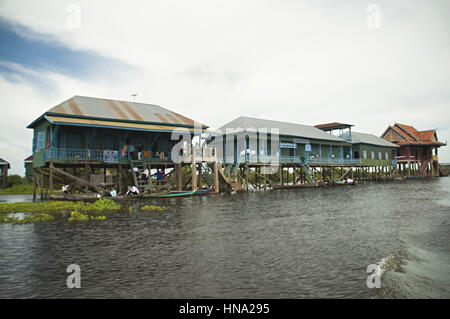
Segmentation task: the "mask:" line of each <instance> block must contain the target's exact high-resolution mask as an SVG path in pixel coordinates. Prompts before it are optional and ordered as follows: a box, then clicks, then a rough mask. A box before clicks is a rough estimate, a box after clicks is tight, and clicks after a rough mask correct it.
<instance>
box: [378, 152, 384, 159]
mask: <svg viewBox="0 0 450 319" xmlns="http://www.w3.org/2000/svg"><path fill="white" fill-rule="evenodd" d="M378 159H379V160H381V159H383V158H382V157H381V152H378Z"/></svg>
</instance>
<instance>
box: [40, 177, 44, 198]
mask: <svg viewBox="0 0 450 319" xmlns="http://www.w3.org/2000/svg"><path fill="white" fill-rule="evenodd" d="M40 184H41V185H40V191H41V200H44V172H43V171H41V176H40Z"/></svg>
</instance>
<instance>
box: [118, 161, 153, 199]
mask: <svg viewBox="0 0 450 319" xmlns="http://www.w3.org/2000/svg"><path fill="white" fill-rule="evenodd" d="M148 178H150V176H149V177H148ZM122 190H123V188H122V165H119V194H122Z"/></svg>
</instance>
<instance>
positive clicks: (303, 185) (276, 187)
mask: <svg viewBox="0 0 450 319" xmlns="http://www.w3.org/2000/svg"><path fill="white" fill-rule="evenodd" d="M316 186H317V185H316V184H309V183H308V184H293V185H273V189H291V188H310V187H316Z"/></svg>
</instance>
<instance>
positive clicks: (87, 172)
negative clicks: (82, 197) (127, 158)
mask: <svg viewBox="0 0 450 319" xmlns="http://www.w3.org/2000/svg"><path fill="white" fill-rule="evenodd" d="M132 173H133V174H134V172H132ZM84 178H85V181H86V182H88V183H89V164H86V165H85V166H84ZM84 190H85V191H86V192H87V191H88V190H89V187H88V186H87V185H86V184H85V186H84Z"/></svg>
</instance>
